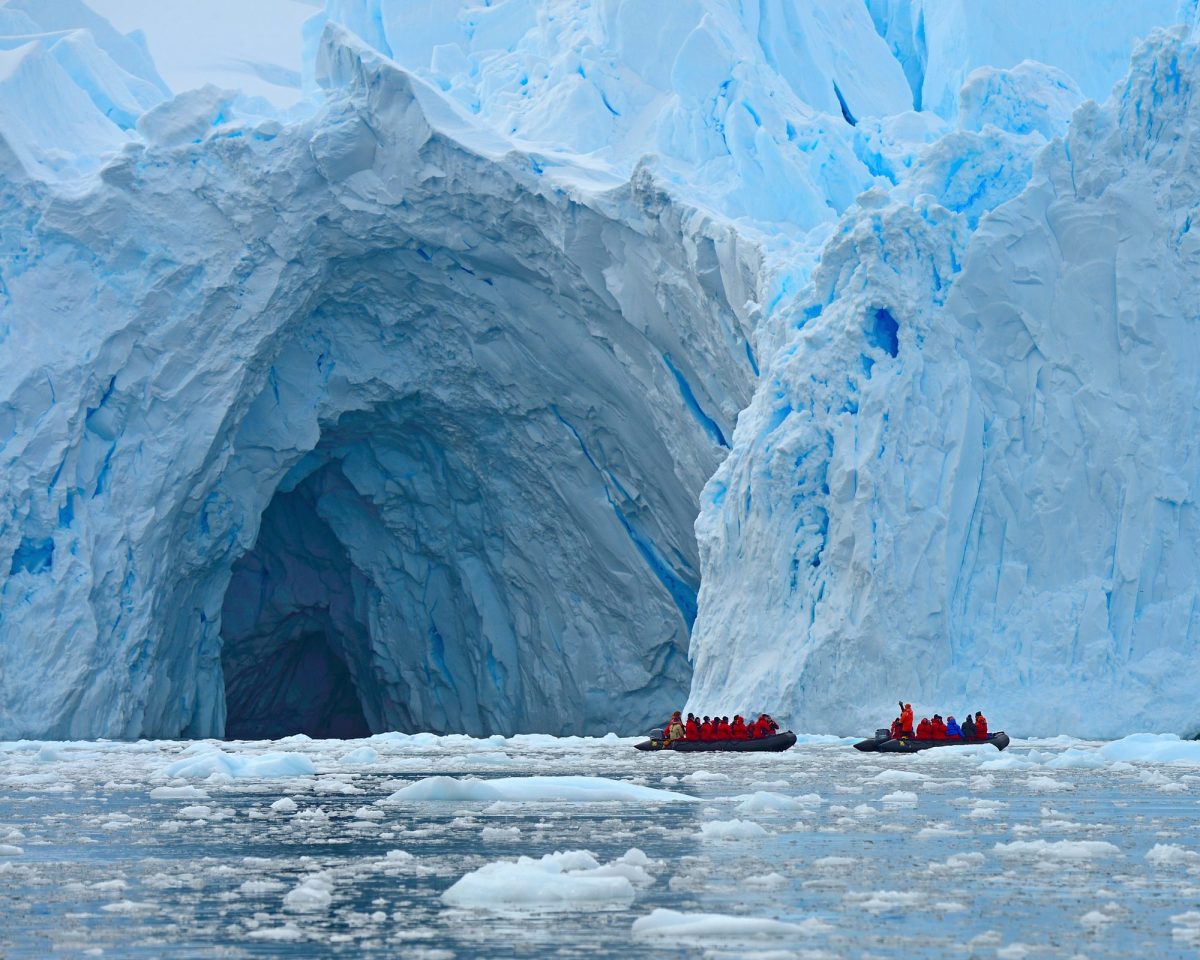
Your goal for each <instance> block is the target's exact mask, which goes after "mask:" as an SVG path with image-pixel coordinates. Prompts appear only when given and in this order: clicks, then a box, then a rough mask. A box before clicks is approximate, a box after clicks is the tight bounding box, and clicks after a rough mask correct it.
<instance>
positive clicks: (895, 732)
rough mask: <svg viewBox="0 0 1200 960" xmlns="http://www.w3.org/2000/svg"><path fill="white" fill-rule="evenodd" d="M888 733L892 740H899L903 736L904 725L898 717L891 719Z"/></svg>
mask: <svg viewBox="0 0 1200 960" xmlns="http://www.w3.org/2000/svg"><path fill="white" fill-rule="evenodd" d="M888 734H889V735H890V736H891V738H892V739H893V740H899V739H900V738H901V737H902V736H904V725H903V723H901V721H900V718H899V717H897V718H896V719H895V720H893V721H892V728H891V729H890V730H889V731H888Z"/></svg>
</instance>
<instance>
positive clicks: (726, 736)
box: [721, 717, 733, 740]
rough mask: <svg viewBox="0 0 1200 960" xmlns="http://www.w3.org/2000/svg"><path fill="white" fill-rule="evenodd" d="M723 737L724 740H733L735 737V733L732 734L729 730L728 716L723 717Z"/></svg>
mask: <svg viewBox="0 0 1200 960" xmlns="http://www.w3.org/2000/svg"><path fill="white" fill-rule="evenodd" d="M721 739H722V740H732V739H733V734H731V733H730V732H729V718H728V717H722V718H721Z"/></svg>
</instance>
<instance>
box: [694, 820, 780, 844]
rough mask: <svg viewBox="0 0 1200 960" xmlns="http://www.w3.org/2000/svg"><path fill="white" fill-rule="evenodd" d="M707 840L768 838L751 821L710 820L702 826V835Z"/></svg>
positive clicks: (765, 833) (760, 828)
mask: <svg viewBox="0 0 1200 960" xmlns="http://www.w3.org/2000/svg"><path fill="white" fill-rule="evenodd" d="M699 835H700V836H701V837H702V838H703V839H705V840H757V839H759V838H760V837H765V836H768V831H767V830H764V829H763V828H762V827H761V826H759V825H758V824H757V823H754V822H753V821H751V820H738V819H736V818H735V819H733V820H710V821H709V822H708V823H702V824H701V825H700V834H699Z"/></svg>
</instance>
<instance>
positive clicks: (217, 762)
mask: <svg viewBox="0 0 1200 960" xmlns="http://www.w3.org/2000/svg"><path fill="white" fill-rule="evenodd" d="M214 773H215V774H221V775H223V776H227V777H233V778H234V779H239V780H265V779H275V778H279V777H303V776H309V775H312V774H315V773H316V767H314V766H313V762H312V760H310V759H309V758H308V757H306V756H304V755H303V754H299V753H260V754H250V755H240V754H232V753H226V752H224V751H223V750H208V751H204V752H202V753H199V754H197V755H195V756H192V757H185V758H184V759H182V760H176V761H175V762H174V763H172V764H171V765H170V766H168V767H167V768H166V769H165V770H164V771H163V774H164V775H165V776H168V777H179V778H185V779H200V778H202V777H210V776H212V775H213V774H214Z"/></svg>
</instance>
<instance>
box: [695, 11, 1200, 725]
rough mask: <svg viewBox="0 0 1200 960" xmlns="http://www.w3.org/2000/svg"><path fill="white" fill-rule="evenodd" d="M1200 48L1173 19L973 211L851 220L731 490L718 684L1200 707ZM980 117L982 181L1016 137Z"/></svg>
mask: <svg viewBox="0 0 1200 960" xmlns="http://www.w3.org/2000/svg"><path fill="white" fill-rule="evenodd" d="M1198 66H1200V51H1198V49H1197V47H1196V45H1195V44H1194V43H1192V42H1189V41H1187V40H1185V39H1184V38H1183V34H1182V32H1181V31H1176V32H1175V33H1171V34H1167V33H1158V34H1156V35H1155V36H1154V37H1152V39H1151V40H1150V41H1149V42H1148V43H1146V44H1144V45H1143V46H1141V47H1140V48H1139V49H1138V51H1137V53H1136V54H1135V56H1134V60H1133V64H1132V67H1131V69H1130V73H1129V76H1128V78H1127V79H1126V81H1125V82H1124V83H1123V84H1122V85H1121V87H1120V88H1119V90H1118V91H1117V93H1116V95H1115V96H1114V98H1113V99H1112V100H1110V101H1109V102H1108V103H1107V104H1106V105H1105V106H1103V107H1099V106H1097V105H1096V104H1095V103H1094V102H1088V103H1085V104H1084V105H1083V106H1081V107H1080V108H1079V109H1078V110H1077V111H1076V112H1075V114H1074V117H1073V119H1072V121H1071V124H1070V130H1069V133H1068V134H1067V136H1066V137H1065V139H1064V140H1054V141H1052V142H1051V143H1049V144H1048V145H1047V146H1046V147H1045V148H1044V149H1042V150H1040V151H1039V152H1038V153H1037V154H1036V157H1035V158H1034V163H1033V172H1032V176H1031V177H1030V179H1029V183H1028V185H1027V186H1024V187H1023V188H1020V189H1019V192H1018V193H1017V194H1016V195H1015V196H1012V197H1011V199H1008V198H1006V202H1003V203H1000V204H998V205H996V206H994V208H993V209H992V210H991V211H990V213H988V215H986V216H984V217H982V218H980V220H979V221H978V225H977V228H976V229H974V231H973V232H971V231H970V226H971V225H970V218H969V217H967V216H964V215H963V214H961V213H960V214H958V215H954V214H953V213H951V212H950V211H951V210H954V209H956V204H955V203H953V202H952V199H951V198H947V197H945V196H943V197H940V198H938V199H939V200H940V201H941V202H939V203H937V204H936V205H934V206H932V207H930V206H929V202H930V199H931V196H930V194H928V193H925V194H919V195H918V196H917V198H916V200H915V202H913V203H911V204H910V203H905V202H902V201H901V200H899V199H898V198H897V197H895V196H892V197H883V196H882V195H877V196H875V197H872V198H864V200H863V202H861V203H860V205H859V209H857V210H856V211H854V212H853V213H852V214H848V215H847V217H846V218H845V219H844V220H843V221H842V223H841V225H840V226H839V229H838V232H837V235H836V236H835V238H834V239H833V240H831V242H830V243H829V245H827V246H826V248H825V250H824V252H823V255H822V262H821V264H820V266H819V267H818V268H817V270H816V272H815V273H814V276H813V283H812V285H811V286H810V287H809V288H808V289H807V290H806V291H805V294H804V295H803V296H802V297H801V298H800V302H798V304H797V306H796V307H795V309H794V310H793V311H792V312H791V313H790V314H789V316H788V317H787V318H786V322H787V324H788V326H789V328H790V336H788V338H787V346H786V347H785V348H783V349H782V350H781V351H780V352H779V353H778V354H777V355H776V359H775V361H774V362H773V363H772V364H771V366H770V367H769V368H767V369H765V370H764V373H763V378H764V380H763V384H762V386H761V387H760V389H759V391H758V392H757V394H756V396H755V399H754V401H753V403H752V404H751V407H750V409H749V410H748V411H747V412H746V413H744V414H743V415H742V417H741V419H740V420H739V424H738V430H737V432H736V434H735V443H734V451H733V454H732V455H731V456H730V458H729V459H728V460H727V461H726V462H725V463H724V464H723V465H722V467H721V468H720V470H719V471H718V472H717V474H716V476H715V477H714V479H713V480H712V481H711V482H710V484H709V485H708V487H707V488H706V491H705V494H704V510H703V512H702V516H701V521H700V530H701V546H702V556H703V558H704V567H703V570H702V576H703V584H704V585H703V588H702V598H701V611H702V616H701V620H700V621H699V623H698V629H697V633H696V636H695V637H694V638H693V652H694V655H695V658H696V667H697V673H696V679H695V683H694V687H693V694H692V700H693V702H695V703H701V702H712V701H719V702H723V703H733V702H736V703H742V702H746V701H747V700H753V701H755V702H778V701H783V702H786V703H789V704H790V705H791V707H792V716H794V717H800V718H801V720H800V724H801V725H802V726H808V727H814V728H815V727H818V726H823V724H825V725H827V719H828V718H837V725H838V726H839V727H841V725H842V720H841V718H843V717H846V718H849V722H848V724H847V727H853V726H854V725H855V724H856V723H857V724H858V725H859V726H860V727H862V726H869V725H870V723H871V722H872V718H876V719H877V718H878V716H879V710H880V709H881V707H880V706H879V705H882V704H889V703H892V702H894V701H895V700H896V698H897V697H902V696H903V697H907V696H908V691H919V695H914V696H913V697H912V699H913V700H914V702H915V704H916V706H917V707H918V710H919V711H920V710H927V711H929V712H932V710H934V709H941V710H942V711H943V712H945V711H946V710H950V711H960V710H965V709H968V708H969V709H972V710H974V709H977V708H978V707H977V705H978V704H980V703H981V702H986V704H991V705H992V706H991V709H992V710H993V711H994V712H996V713H999V714H1001V715H1002V716H1004V717H1005V723H1006V724H1008V725H1009V726H1010V727H1011V728H1015V729H1017V730H1028V731H1035V732H1049V731H1055V730H1068V731H1070V730H1078V731H1080V732H1082V733H1086V734H1090V735H1095V736H1114V735H1119V734H1120V733H1121V732H1122V731H1126V730H1128V729H1130V728H1134V729H1139V728H1162V727H1167V728H1172V729H1179V730H1185V731H1188V732H1194V731H1195V730H1196V729H1197V726H1198V725H1200V717H1198V716H1197V713H1196V709H1195V706H1194V703H1193V698H1192V697H1191V695H1190V693H1189V690H1190V689H1191V684H1190V679H1189V678H1190V669H1189V667H1190V664H1191V660H1192V657H1193V653H1194V651H1195V649H1196V644H1197V641H1198V640H1200V619H1198V617H1197V605H1198V602H1200V595H1198V590H1197V579H1196V575H1195V560H1196V555H1197V553H1196V550H1197V547H1196V544H1197V542H1198V537H1200V528H1198V526H1197V524H1198V520H1200V517H1198V515H1197V510H1196V506H1195V496H1196V489H1197V482H1198V480H1200V458H1198V456H1197V445H1196V440H1195V435H1196V426H1197V401H1196V398H1197V396H1200V381H1198V379H1197V378H1198V374H1197V365H1196V360H1197V332H1196V331H1197V327H1196V323H1197V313H1196V309H1195V299H1196V297H1195V293H1196V286H1195V280H1194V278H1195V276H1196V273H1195V258H1196V256H1197V252H1196V250H1197V248H1196V244H1195V241H1194V240H1193V239H1192V237H1191V233H1190V217H1191V215H1192V214H1193V213H1194V212H1195V211H1196V209H1197V201H1198V197H1197V195H1196V191H1195V187H1194V182H1195V180H1194V176H1193V170H1194V168H1195V166H1196V164H1197V162H1198V157H1197V154H1196V152H1195V149H1194V147H1193V146H1192V145H1191V136H1190V133H1189V131H1190V130H1192V129H1194V126H1195V123H1196V120H1195V109H1196V107H1195V106H1194V102H1195V101H1194V99H1193V98H1194V96H1195V94H1194V83H1195V81H1196V78H1197V77H1200V71H1198V70H1197V67H1198ZM1004 86H1005V85H1003V84H1002V85H998V86H997V89H1002V88H1003V87H1004ZM1043 99H1049V98H1048V97H1045V98H1043ZM1003 112H1004V113H1005V114H1006V115H1009V116H1013V117H1019V116H1020V115H1021V112H1017V113H1014V112H1013V111H1003ZM1020 126H1022V125H1015V126H1014V130H1013V131H1010V134H1009V136H1010V138H1013V137H1014V136H1015V137H1016V138H1017V139H1018V140H1019V139H1021V138H1028V137H1030V136H1033V137H1037V134H1030V133H1024V132H1022V131H1021V130H1020ZM985 129H986V128H985ZM993 130H995V128H993ZM949 139H950V138H947V140H949ZM944 145H945V143H944V142H943V143H942V144H940V145H939V147H938V148H937V149H941V148H942V147H943V146H944ZM965 146H967V143H966V141H964V140H962V139H959V140H958V141H956V142H955V145H954V161H955V163H957V164H959V165H960V166H962V167H967V168H974V169H975V170H976V171H977V176H978V177H979V179H980V186H981V187H982V186H983V185H984V184H985V183H986V184H994V183H995V180H996V178H995V174H994V171H993V169H992V168H993V167H994V164H993V163H992V162H991V160H990V159H989V155H992V156H994V155H995V154H996V152H997V151H998V150H1000V151H1001V153H1002V155H1004V156H1011V155H1012V153H1013V151H1012V150H1011V148H1009V149H1001V147H1000V145H999V141H997V142H996V143H991V144H989V143H986V142H984V141H982V140H979V141H977V142H976V144H975V147H974V149H964V147H965ZM930 159H932V158H930ZM951 281H952V282H951ZM735 585H736V586H735ZM763 609H767V610H771V611H773V612H774V614H775V616H773V617H771V618H761V617H760V618H758V619H757V621H756V624H755V625H756V628H757V630H756V633H755V634H748V633H738V632H736V631H735V629H734V625H735V624H738V623H741V622H744V621H745V619H746V618H747V617H748V616H750V615H751V612H752V611H754V610H763ZM731 638H733V640H734V643H735V644H736V645H737V648H736V649H734V650H732V651H730V650H728V649H726V646H727V645H728V644H729V643H730V639H731ZM762 649H769V650H771V651H773V652H775V653H776V654H777V655H778V657H779V661H777V662H776V663H773V664H769V665H768V664H765V663H763V662H762V660H761V659H759V658H757V657H756V656H753V655H752V654H751V651H758V650H762ZM739 654H740V655H739ZM1010 718H1011V719H1010Z"/></svg>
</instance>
